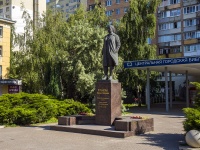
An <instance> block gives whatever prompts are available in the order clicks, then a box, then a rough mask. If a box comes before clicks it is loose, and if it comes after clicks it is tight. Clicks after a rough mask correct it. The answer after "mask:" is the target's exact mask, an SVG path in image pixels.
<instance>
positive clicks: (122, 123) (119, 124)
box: [115, 120, 130, 131]
mask: <svg viewBox="0 0 200 150" xmlns="http://www.w3.org/2000/svg"><path fill="white" fill-rule="evenodd" d="M129 128H130V121H127V120H115V130H117V131H130V129H129Z"/></svg>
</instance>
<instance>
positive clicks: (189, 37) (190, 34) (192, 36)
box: [184, 32, 196, 40]
mask: <svg viewBox="0 0 200 150" xmlns="http://www.w3.org/2000/svg"><path fill="white" fill-rule="evenodd" d="M195 34H196V33H195V32H187V33H184V37H185V40H187V39H193V38H195V37H196V36H195Z"/></svg>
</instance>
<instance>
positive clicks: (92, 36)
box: [10, 8, 106, 100]
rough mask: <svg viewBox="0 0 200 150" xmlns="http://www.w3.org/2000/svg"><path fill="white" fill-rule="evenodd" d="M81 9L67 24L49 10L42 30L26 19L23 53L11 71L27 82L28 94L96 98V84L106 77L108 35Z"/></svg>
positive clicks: (21, 43)
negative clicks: (104, 59) (104, 46)
mask: <svg viewBox="0 0 200 150" xmlns="http://www.w3.org/2000/svg"><path fill="white" fill-rule="evenodd" d="M81 9H82V8H80V9H78V10H77V12H76V13H75V14H74V15H71V16H70V17H71V19H69V20H68V21H67V22H66V21H64V18H63V14H61V13H59V12H56V13H55V12H51V11H48V12H47V14H46V15H44V16H43V17H42V18H41V19H40V22H39V23H38V28H33V24H32V20H31V19H30V18H29V17H27V16H24V19H25V21H26V27H25V29H26V32H25V34H23V35H18V36H17V37H16V41H17V42H18V44H19V48H20V51H19V52H16V53H15V54H14V55H13V57H12V64H11V65H12V66H11V67H12V70H10V77H17V78H21V79H22V80H23V91H24V92H29V93H44V94H50V95H54V96H56V97H59V98H63V97H65V98H66V97H67V98H74V99H77V100H78V99H81V98H84V97H89V98H92V97H93V96H94V95H93V91H94V83H95V81H96V80H97V79H100V78H101V74H102V67H101V59H102V58H101V49H102V44H103V37H104V35H105V34H106V33H105V30H104V28H101V27H100V26H98V25H95V24H94V23H93V24H91V23H89V22H90V19H89V18H91V17H89V16H88V15H89V14H87V13H85V14H84V15H83V14H82V12H83V11H81ZM90 13H91V12H90ZM25 14H26V15H28V14H27V13H25ZM74 18H75V19H74Z"/></svg>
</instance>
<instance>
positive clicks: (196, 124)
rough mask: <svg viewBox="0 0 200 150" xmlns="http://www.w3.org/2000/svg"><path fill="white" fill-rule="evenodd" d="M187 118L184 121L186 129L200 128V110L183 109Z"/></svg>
mask: <svg viewBox="0 0 200 150" xmlns="http://www.w3.org/2000/svg"><path fill="white" fill-rule="evenodd" d="M183 111H184V113H185V116H186V120H185V121H184V122H183V126H184V130H185V131H189V130H192V129H194V130H200V110H199V109H196V108H184V109H183Z"/></svg>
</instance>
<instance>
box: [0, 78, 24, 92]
mask: <svg viewBox="0 0 200 150" xmlns="http://www.w3.org/2000/svg"><path fill="white" fill-rule="evenodd" d="M21 87H22V80H18V79H0V95H2V94H7V93H10V94H13V93H19V92H21Z"/></svg>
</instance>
